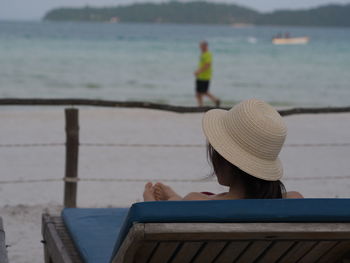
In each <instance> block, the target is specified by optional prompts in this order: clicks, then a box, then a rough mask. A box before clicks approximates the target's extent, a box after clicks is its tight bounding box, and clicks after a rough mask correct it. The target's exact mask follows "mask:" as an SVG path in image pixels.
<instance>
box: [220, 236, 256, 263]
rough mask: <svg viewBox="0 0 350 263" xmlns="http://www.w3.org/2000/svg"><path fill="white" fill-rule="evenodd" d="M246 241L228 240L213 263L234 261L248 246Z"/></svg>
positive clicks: (230, 262)
mask: <svg viewBox="0 0 350 263" xmlns="http://www.w3.org/2000/svg"><path fill="white" fill-rule="evenodd" d="M248 245H249V242H248V241H243V242H240V241H233V242H230V243H229V244H228V245H227V246H226V247H225V248H224V250H223V251H222V252H221V253H220V255H219V257H218V258H217V259H216V260H215V263H232V262H234V261H235V260H236V259H237V258H238V257H239V256H240V255H241V254H242V253H243V251H244V250H245V249H246V248H247V247H248Z"/></svg>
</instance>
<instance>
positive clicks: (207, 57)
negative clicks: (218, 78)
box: [197, 51, 213, 80]
mask: <svg viewBox="0 0 350 263" xmlns="http://www.w3.org/2000/svg"><path fill="white" fill-rule="evenodd" d="M212 61H213V59H212V55H211V52H209V51H207V52H204V53H202V54H201V56H200V59H199V64H198V68H202V67H203V66H204V65H205V64H207V63H210V67H209V68H208V69H207V70H205V71H203V72H202V73H200V74H199V75H198V76H197V79H199V80H210V79H211V73H212Z"/></svg>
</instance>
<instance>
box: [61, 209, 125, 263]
mask: <svg viewBox="0 0 350 263" xmlns="http://www.w3.org/2000/svg"><path fill="white" fill-rule="evenodd" d="M128 210H129V209H128V208H65V209H64V210H63V211H62V217H63V221H64V223H65V225H66V227H67V229H68V232H69V233H70V235H71V237H72V239H73V241H74V244H75V245H76V247H77V250H78V251H79V253H80V256H81V257H82V259H83V260H84V262H86V263H107V262H109V259H110V257H111V255H112V252H113V248H114V244H115V242H116V239H117V237H118V233H119V232H120V227H121V225H122V223H123V222H124V220H125V217H126V215H127V213H128Z"/></svg>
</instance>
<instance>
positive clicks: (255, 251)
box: [236, 241, 271, 263]
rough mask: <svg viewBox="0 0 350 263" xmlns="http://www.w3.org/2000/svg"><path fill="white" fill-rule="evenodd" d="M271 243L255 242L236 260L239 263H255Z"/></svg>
mask: <svg viewBox="0 0 350 263" xmlns="http://www.w3.org/2000/svg"><path fill="white" fill-rule="evenodd" d="M270 245H271V241H254V242H253V243H251V244H250V245H249V247H248V248H247V249H246V250H245V251H244V253H243V254H242V255H241V256H240V257H239V258H238V259H237V260H236V262H237V263H240V262H241V263H247V262H254V261H255V260H256V259H257V258H258V257H259V256H260V255H261V254H262V253H263V252H264V251H265V250H266V249H267V248H268V247H269V246H270Z"/></svg>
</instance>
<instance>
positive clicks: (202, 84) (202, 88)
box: [196, 79, 209, 93]
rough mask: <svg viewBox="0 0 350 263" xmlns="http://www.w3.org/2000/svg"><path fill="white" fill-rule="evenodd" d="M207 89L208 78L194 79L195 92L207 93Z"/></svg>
mask: <svg viewBox="0 0 350 263" xmlns="http://www.w3.org/2000/svg"><path fill="white" fill-rule="evenodd" d="M208 90H209V80H198V79H197V80H196V92H197V93H207V92H208Z"/></svg>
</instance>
